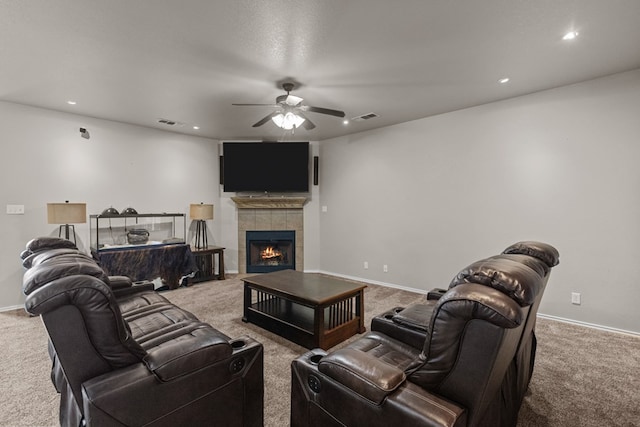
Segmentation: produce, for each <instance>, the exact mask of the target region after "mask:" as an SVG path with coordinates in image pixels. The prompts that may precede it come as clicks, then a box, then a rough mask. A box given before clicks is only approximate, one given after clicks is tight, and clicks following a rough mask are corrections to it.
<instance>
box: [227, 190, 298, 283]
mask: <svg viewBox="0 0 640 427" xmlns="http://www.w3.org/2000/svg"><path fill="white" fill-rule="evenodd" d="M231 200H233V201H234V203H235V204H236V207H237V209H238V272H239V273H246V272H247V239H246V232H247V230H255V231H261V230H263V231H273V230H293V231H295V232H296V270H297V271H304V215H303V210H302V208H303V206H304V204H305V203H306V202H307V198H306V197H232V198H231Z"/></svg>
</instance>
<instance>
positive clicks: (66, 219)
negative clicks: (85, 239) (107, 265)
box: [47, 200, 87, 244]
mask: <svg viewBox="0 0 640 427" xmlns="http://www.w3.org/2000/svg"><path fill="white" fill-rule="evenodd" d="M47 222H48V223H49V224H62V225H60V228H59V229H58V237H61V236H62V228H63V227H64V238H65V239H67V240H71V239H70V238H69V235H70V232H71V233H73V243H76V244H77V242H76V229H75V227H74V226H73V224H84V223H86V222H87V204H86V203H69V201H68V200H66V201H65V202H64V203H47Z"/></svg>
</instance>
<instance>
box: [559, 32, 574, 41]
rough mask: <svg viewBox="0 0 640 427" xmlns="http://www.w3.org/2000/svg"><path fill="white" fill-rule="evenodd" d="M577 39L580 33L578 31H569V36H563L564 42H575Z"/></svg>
mask: <svg viewBox="0 0 640 427" xmlns="http://www.w3.org/2000/svg"><path fill="white" fill-rule="evenodd" d="M576 37H578V32H577V31H569V32H568V33H567V34H565V35H564V36H562V40H573V39H575V38H576Z"/></svg>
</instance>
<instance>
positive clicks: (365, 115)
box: [351, 113, 380, 122]
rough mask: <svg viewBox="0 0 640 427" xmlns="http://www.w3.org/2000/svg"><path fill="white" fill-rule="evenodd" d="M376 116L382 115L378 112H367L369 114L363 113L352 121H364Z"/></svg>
mask: <svg viewBox="0 0 640 427" xmlns="http://www.w3.org/2000/svg"><path fill="white" fill-rule="evenodd" d="M376 117H380V116H378V115H377V114H376V113H367V114H363V115H361V116H357V117H354V118H352V119H351V121H352V122H363V121H365V120H370V119H374V118H376Z"/></svg>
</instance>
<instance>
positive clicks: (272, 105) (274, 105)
mask: <svg viewBox="0 0 640 427" xmlns="http://www.w3.org/2000/svg"><path fill="white" fill-rule="evenodd" d="M231 105H239V106H241V107H274V108H276V107H279V105H277V104H231Z"/></svg>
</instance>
